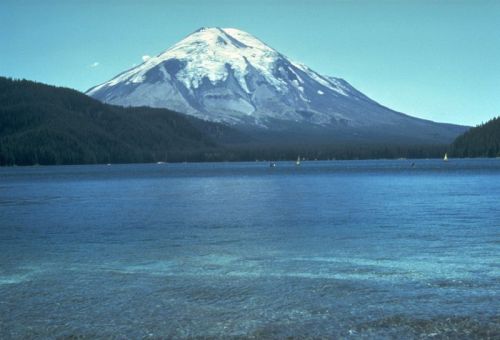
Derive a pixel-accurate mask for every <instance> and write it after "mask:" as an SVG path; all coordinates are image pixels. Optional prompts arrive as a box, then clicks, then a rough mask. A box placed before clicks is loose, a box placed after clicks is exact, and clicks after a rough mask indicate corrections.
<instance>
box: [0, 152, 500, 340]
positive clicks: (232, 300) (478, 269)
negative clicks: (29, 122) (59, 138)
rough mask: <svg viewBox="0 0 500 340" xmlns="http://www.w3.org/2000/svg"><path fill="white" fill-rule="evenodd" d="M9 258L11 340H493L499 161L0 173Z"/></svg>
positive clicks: (6, 301) (5, 274) (499, 279)
mask: <svg viewBox="0 0 500 340" xmlns="http://www.w3.org/2000/svg"><path fill="white" fill-rule="evenodd" d="M413 162H415V164H414V165H413V166H412V163H413ZM0 251H1V253H0V338H2V339H9V338H37V339H39V338H55V337H77V338H148V337H151V338H183V337H187V338H189V337H216V338H218V337H229V338H230V337H254V338H284V337H297V338H317V337H325V338H339V337H340V338H351V337H352V338H370V339H371V338H394V337H396V338H420V337H424V338H425V337H431V338H432V337H438V338H443V337H444V338H447V337H448V338H495V337H496V338H498V337H500V297H499V295H500V160H499V159H491V160H450V161H449V162H443V161H441V160H416V161H410V160H387V161H332V162H303V164H302V165H301V166H300V167H296V166H295V165H294V164H293V162H282V163H278V166H277V167H276V168H270V167H269V165H268V164H267V163H217V164H216V163H212V164H161V165H157V164H139V165H111V166H104V165H92V166H61V167H57V166H54V167H13V168H0Z"/></svg>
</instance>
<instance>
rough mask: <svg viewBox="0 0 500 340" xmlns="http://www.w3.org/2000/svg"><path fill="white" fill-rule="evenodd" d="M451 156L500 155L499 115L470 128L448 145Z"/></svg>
mask: <svg viewBox="0 0 500 340" xmlns="http://www.w3.org/2000/svg"><path fill="white" fill-rule="evenodd" d="M450 155H451V156H453V157H500V117H497V118H494V119H492V120H490V121H489V122H487V123H485V124H481V125H479V126H477V127H474V128H472V129H470V130H469V131H467V132H465V133H464V134H463V135H460V136H459V137H457V139H456V140H455V141H454V142H453V144H452V145H451V147H450Z"/></svg>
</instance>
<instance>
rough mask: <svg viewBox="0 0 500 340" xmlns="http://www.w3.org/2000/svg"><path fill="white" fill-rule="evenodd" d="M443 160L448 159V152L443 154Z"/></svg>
mask: <svg viewBox="0 0 500 340" xmlns="http://www.w3.org/2000/svg"><path fill="white" fill-rule="evenodd" d="M443 161H445V162H447V161H448V153H445V154H444V157H443Z"/></svg>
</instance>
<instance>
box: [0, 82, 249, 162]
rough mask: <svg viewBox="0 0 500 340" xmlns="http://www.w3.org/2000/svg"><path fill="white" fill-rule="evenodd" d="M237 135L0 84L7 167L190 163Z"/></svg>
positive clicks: (33, 86) (2, 156) (168, 116)
mask: <svg viewBox="0 0 500 340" xmlns="http://www.w3.org/2000/svg"><path fill="white" fill-rule="evenodd" d="M242 138H243V137H242V136H241V135H240V134H239V133H237V132H235V131H233V130H232V129H230V128H228V127H226V126H223V125H220V124H216V123H210V122H205V121H201V120H198V119H195V118H192V117H188V116H185V115H182V114H179V113H176V112H172V111H169V110H166V109H152V108H143V107H141V108H122V107H117V106H111V105H106V104H102V103H100V102H98V101H96V100H94V99H91V98H89V97H88V96H86V95H84V94H82V93H79V92H77V91H74V90H70V89H66V88H57V87H54V86H48V85H44V84H40V83H35V82H31V81H26V80H22V81H16V80H10V79H7V78H3V77H0V165H9V164H18V165H26V164H36V163H38V164H80V163H108V162H110V163H122V162H152V161H164V160H166V159H168V160H169V161H182V160H186V159H189V158H190V157H195V158H196V159H203V158H202V156H200V153H203V152H205V151H210V150H212V149H214V148H215V147H216V144H217V143H218V142H219V141H225V142H227V141H228V140H231V139H233V140H236V141H238V140H240V139H242Z"/></svg>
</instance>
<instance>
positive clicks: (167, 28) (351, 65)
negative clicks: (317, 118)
mask: <svg viewBox="0 0 500 340" xmlns="http://www.w3.org/2000/svg"><path fill="white" fill-rule="evenodd" d="M203 26H219V27H235V28H239V29H242V30H244V31H247V32H249V33H251V34H253V35H255V36H257V37H258V38H260V39H261V40H263V41H264V42H266V43H267V44H268V45H270V46H272V47H274V48H275V49H277V50H278V51H280V52H282V53H283V54H285V55H287V56H288V57H290V58H291V59H293V60H296V61H300V62H303V63H305V64H307V65H308V66H310V67H311V68H313V69H314V70H316V71H318V72H320V73H323V74H326V75H332V76H337V77H342V78H344V79H346V80H347V81H349V82H350V83H351V84H352V85H354V86H355V87H357V88H358V89H359V90H361V91H362V92H364V93H365V94H367V95H368V96H370V97H372V98H373V99H375V100H376V101H378V102H379V103H381V104H383V105H385V106H388V107H390V108H392V109H395V110H398V111H401V112H404V113H407V114H410V115H414V116H417V117H421V118H426V119H432V120H435V121H441V122H452V123H460V124H468V125H476V124H479V123H481V122H484V121H487V120H489V119H490V118H492V117H494V116H497V115H500V1H481V0H478V1H474V0H470V1H426V0H421V1H416V0H415V1H411V0H409V1H403V0H401V1H337V2H336V1H327V0H323V1H320V0H309V1H293V0H288V1H281V0H277V1H271V0H269V1H260V0H253V1H248V0H246V1H228V0H210V1H208V0H206V1H192V0H178V1H165V0H164V1H153V0H150V1H147V0H146V1H135V0H134V1H127V0H122V1H113V0H111V1H100V0H85V1H75V0H66V1H63V0H60V1H54V0H48V1H23V0H14V1H11V0H2V1H1V2H0V42H1V43H0V75H2V76H9V77H15V78H26V79H31V80H36V81H40V82H44V83H48V84H54V85H59V86H66V87H71V88H75V89H77V90H81V91H84V90H86V89H88V88H89V87H91V86H93V85H96V84H98V83H102V82H104V81H106V80H109V79H110V78H112V77H113V76H115V75H116V74H118V73H119V72H121V71H124V70H125V69H128V68H130V67H132V65H134V64H139V63H141V62H142V60H141V58H142V56H143V55H156V54H158V53H160V52H162V51H163V50H165V49H167V48H168V47H170V46H171V45H172V44H174V43H176V42H177V41H179V40H180V39H182V38H183V37H184V36H186V35H188V34H189V33H191V32H192V31H194V30H196V29H198V28H199V27H203Z"/></svg>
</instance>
